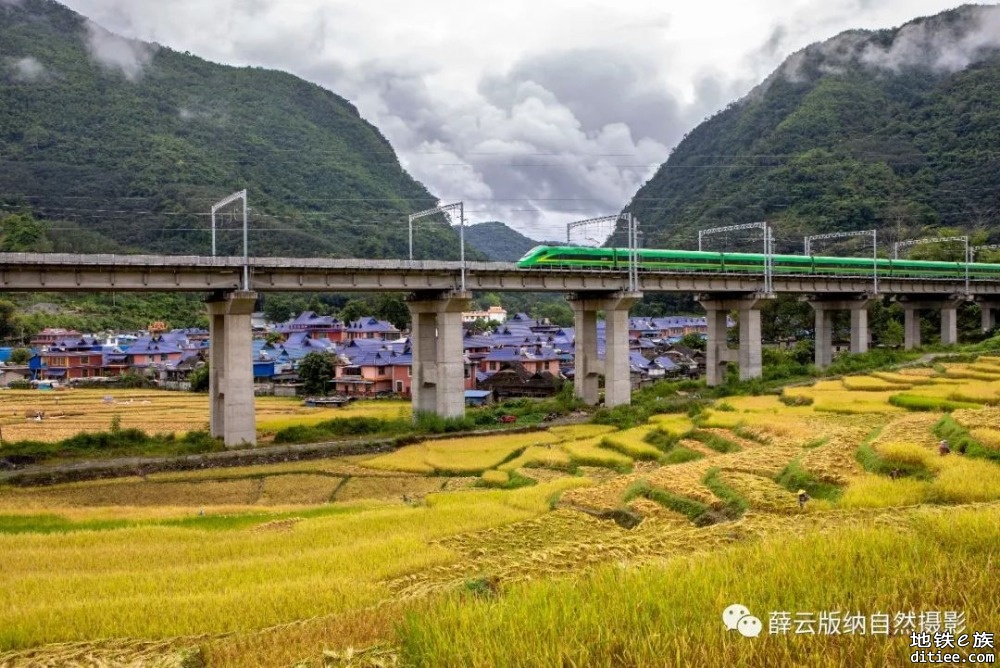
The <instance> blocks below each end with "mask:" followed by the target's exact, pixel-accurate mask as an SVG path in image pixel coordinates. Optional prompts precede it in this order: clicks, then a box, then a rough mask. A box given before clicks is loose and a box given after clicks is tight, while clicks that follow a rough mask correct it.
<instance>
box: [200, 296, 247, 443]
mask: <svg viewBox="0 0 1000 668" xmlns="http://www.w3.org/2000/svg"><path fill="white" fill-rule="evenodd" d="M256 301H257V293H256V292H247V291H243V290H236V291H233V292H226V293H223V292H217V293H213V294H212V295H211V296H210V297H209V298H208V299H206V300H205V305H206V307H207V308H208V320H209V337H210V347H209V353H208V354H209V358H208V359H209V362H208V363H209V375H208V394H209V396H210V397H211V402H210V404H209V415H210V418H209V423H210V425H211V433H212V436H213V437H216V438H222V440H223V442H224V443H225V445H226V447H227V448H236V447H241V446H248V445H250V446H252V445H256V443H257V425H256V422H255V419H254V405H253V343H252V340H253V334H252V328H251V326H250V314H251V313H253V307H254V303H256Z"/></svg>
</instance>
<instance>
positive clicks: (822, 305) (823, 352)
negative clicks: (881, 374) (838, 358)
mask: <svg viewBox="0 0 1000 668" xmlns="http://www.w3.org/2000/svg"><path fill="white" fill-rule="evenodd" d="M808 301H809V305H810V306H812V307H813V310H814V311H815V312H816V338H815V348H816V366H818V367H819V368H821V369H822V368H824V367H827V366H830V364H831V362H833V314H834V313H836V312H837V311H850V312H851V352H852V353H863V352H866V351H867V350H868V338H869V336H868V304H869V303H871V300H870V299H869V298H867V297H859V298H855V299H850V298H848V299H844V298H843V297H838V296H833V295H817V296H815V297H813V298H811V299H809V300H808Z"/></svg>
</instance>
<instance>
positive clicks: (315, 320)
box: [275, 311, 345, 343]
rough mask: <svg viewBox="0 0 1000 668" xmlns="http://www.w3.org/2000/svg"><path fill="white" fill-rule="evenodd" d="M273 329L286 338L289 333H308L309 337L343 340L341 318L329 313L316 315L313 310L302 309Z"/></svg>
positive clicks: (332, 340) (334, 340)
mask: <svg viewBox="0 0 1000 668" xmlns="http://www.w3.org/2000/svg"><path fill="white" fill-rule="evenodd" d="M275 329H276V331H277V332H278V333H279V334H282V335H284V336H285V337H286V338H287V337H288V336H290V335H291V334H308V335H309V338H311V339H325V340H327V341H331V342H333V343H340V342H341V341H344V340H345V334H344V322H343V321H342V320H339V319H338V318H334V317H333V316H330V315H316V312H315V311H303V312H302V313H300V314H299V315H297V316H296V317H294V318H292V319H291V320H289V321H288V322H284V323H281V324H280V325H278V326H277V327H276V328H275Z"/></svg>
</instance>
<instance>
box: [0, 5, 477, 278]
mask: <svg viewBox="0 0 1000 668" xmlns="http://www.w3.org/2000/svg"><path fill="white" fill-rule="evenodd" d="M244 188H246V189H247V190H248V193H249V204H250V207H251V213H250V223H251V230H252V231H251V238H250V248H251V253H253V254H255V255H285V254H287V255H307V256H338V257H350V256H364V257H400V258H401V257H405V256H406V252H407V231H406V214H407V213H409V212H412V211H418V210H421V209H425V208H428V207H432V206H434V204H435V199H434V198H433V197H432V196H431V195H430V194H429V193H428V192H427V190H426V189H425V188H424V187H423V186H422V185H421V184H419V183H417V182H416V181H414V180H413V179H412V178H411V177H410V176H409V175H408V174H407V173H406V172H405V171H404V170H403V169H402V168H401V166H400V164H399V161H398V160H397V158H396V155H395V153H394V152H393V150H392V148H391V147H390V145H389V144H388V142H387V141H386V140H385V138H384V137H382V135H381V134H380V133H379V132H378V130H377V129H376V128H375V127H374V126H372V125H371V124H370V123H368V122H366V121H364V120H363V119H362V118H360V116H359V115H358V112H357V110H356V109H355V108H354V106H352V105H351V104H350V103H349V102H347V101H346V100H344V99H343V98H340V97H338V96H337V95H335V94H333V93H331V92H329V91H327V90H324V89H322V88H320V87H319V86H316V85H314V84H311V83H308V82H306V81H303V80H302V79H299V78H297V77H294V76H292V75H290V74H286V73H282V72H276V71H269V70H263V69H260V68H252V67H244V68H236V67H228V66H222V65H217V64H214V63H210V62H207V61H205V60H202V59H200V58H198V57H196V56H192V55H190V54H186V53H178V52H176V51H172V50H170V49H168V48H164V47H160V46H157V45H151V44H146V43H142V42H135V41H131V40H125V39H122V38H120V37H117V36H114V35H111V34H110V33H107V32H105V31H103V29H101V28H99V27H98V26H95V25H94V24H92V23H90V22H89V21H87V20H86V19H84V18H83V17H81V16H79V15H77V14H75V13H74V12H72V11H70V10H69V9H67V8H65V7H63V6H61V5H59V4H57V3H55V2H52V1H51V0H21V1H20V2H13V3H11V2H0V219H3V218H7V220H5V221H2V223H0V249H5V250H35V249H37V250H57V251H60V250H67V251H97V250H117V251H159V252H168V253H177V252H184V253H205V254H207V253H208V252H209V250H210V247H211V242H210V234H209V229H210V225H209V216H208V212H209V211H210V208H211V205H212V204H213V203H214V202H216V201H218V200H220V199H222V198H223V197H225V196H227V195H229V194H230V193H233V192H235V191H238V190H241V189H244ZM13 214H17V216H16V217H12V215H13ZM241 220H242V217H241V214H237V215H236V216H235V219H233V218H232V217H231V216H229V215H226V216H222V217H220V221H219V224H220V230H221V231H220V234H219V251H220V253H238V252H241V248H242V246H241V243H242V235H241V233H240V232H238V231H237V229H238V227H239V225H241ZM33 221H42V223H41V224H40V225H38V224H36V223H35V222H33ZM415 244H416V246H417V251H418V252H419V253H420V256H422V257H435V258H442V259H447V258H457V257H458V242H457V238H456V236H455V234H454V233H453V232H452V230H451V229H450V228H449V227H448V225H447V223H446V222H445V220H444V219H443V218H442V219H440V220H438V221H436V222H428V221H421V223H420V228H419V231H418V233H417V235H416V240H415Z"/></svg>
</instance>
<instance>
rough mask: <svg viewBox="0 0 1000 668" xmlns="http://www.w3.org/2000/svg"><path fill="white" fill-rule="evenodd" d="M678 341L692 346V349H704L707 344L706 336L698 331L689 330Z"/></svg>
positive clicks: (683, 344)
mask: <svg viewBox="0 0 1000 668" xmlns="http://www.w3.org/2000/svg"><path fill="white" fill-rule="evenodd" d="M677 343H679V344H681V345H682V346H684V347H686V348H690V349H691V350H704V349H705V345H706V344H705V337H704V336H702V335H701V334H699V333H697V332H689V333H687V334H685V335H684V336H682V337H681V340H680V341H678V342H677Z"/></svg>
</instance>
